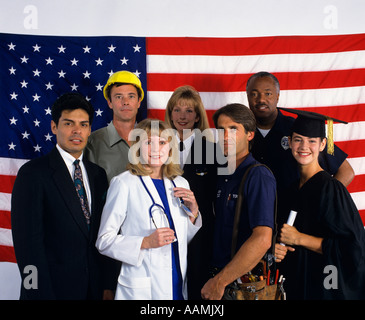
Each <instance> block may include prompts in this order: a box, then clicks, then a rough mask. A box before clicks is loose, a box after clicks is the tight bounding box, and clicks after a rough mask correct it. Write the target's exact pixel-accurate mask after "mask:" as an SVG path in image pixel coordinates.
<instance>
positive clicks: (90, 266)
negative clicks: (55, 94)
mask: <svg viewBox="0 0 365 320" xmlns="http://www.w3.org/2000/svg"><path fill="white" fill-rule="evenodd" d="M93 113H94V110H93V107H92V106H91V104H90V103H89V102H88V101H87V100H86V99H85V98H84V97H83V96H81V95H80V94H77V93H67V94H64V95H63V96H61V97H60V98H58V99H57V100H56V102H55V103H54V105H53V107H52V121H51V128H52V132H53V134H55V135H56V138H57V145H56V147H54V149H53V150H52V151H51V152H50V153H49V154H47V155H45V156H42V157H40V158H37V159H33V160H31V161H29V162H28V163H26V164H25V165H23V166H22V167H21V168H20V170H19V172H18V175H17V178H16V180H15V184H14V188H13V193H12V201H11V219H12V233H13V241H14V249H15V255H16V258H17V263H18V266H19V269H20V274H21V277H22V285H21V295H20V298H21V299H67V300H71V299H101V298H102V297H103V293H104V294H105V292H108V291H105V289H114V288H112V287H110V286H111V285H112V284H109V283H108V279H107V277H108V275H109V274H110V272H108V270H109V267H110V263H111V262H110V260H106V258H105V257H103V256H101V255H100V254H99V253H98V251H97V249H96V248H95V241H96V237H97V233H98V229H99V223H100V217H101V212H102V209H103V205H104V201H105V195H106V191H107V188H108V182H107V178H106V173H105V171H104V169H102V168H100V167H99V166H97V165H95V164H93V163H91V162H89V161H86V160H84V161H83V159H82V157H83V150H84V148H85V146H86V143H87V139H88V137H89V135H90V133H91V123H92V119H93ZM76 159H79V160H80V163H79V167H78V168H77V167H76V165H75V164H74V161H75V160H76ZM80 169H81V172H80ZM77 170H78V171H77ZM75 171H77V172H78V174H79V176H78V178H79V180H81V183H82V190H84V191H85V192H86V198H84V197H85V195H83V196H79V193H78V191H77V189H76V187H75V184H74V179H73V177H74V172H75ZM80 174H81V176H80ZM75 181H76V178H75ZM80 188H81V187H80ZM80 188H79V189H80ZM80 198H83V202H81V201H80ZM27 270H32V271H33V272H35V273H34V274H28V273H29V272H28V273H27ZM31 276H32V277H33V278H32V282H33V283H31V284H30V283H29V279H27V277H31ZM25 280H26V281H25ZM114 285H115V284H114ZM108 286H109V288H108ZM104 297H105V296H104Z"/></svg>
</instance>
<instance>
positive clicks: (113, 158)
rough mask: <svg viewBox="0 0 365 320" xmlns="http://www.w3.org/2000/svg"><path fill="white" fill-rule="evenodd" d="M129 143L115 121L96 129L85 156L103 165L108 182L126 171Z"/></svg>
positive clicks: (91, 136)
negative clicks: (116, 127)
mask: <svg viewBox="0 0 365 320" xmlns="http://www.w3.org/2000/svg"><path fill="white" fill-rule="evenodd" d="M128 151H129V145H128V143H127V141H125V140H124V139H122V138H121V137H120V136H119V134H118V132H117V129H115V127H114V124H113V122H111V123H110V124H109V125H108V126H106V127H104V128H101V129H98V130H96V131H94V132H93V133H92V134H91V135H90V137H89V141H88V144H87V146H86V148H85V157H86V158H87V159H88V160H90V161H92V162H94V163H96V164H97V165H99V166H100V167H102V168H103V169H104V170H105V171H106V174H107V177H108V182H110V180H111V179H112V178H113V177H114V176H116V175H118V174H120V173H122V172H124V171H126V166H127V164H128V163H129V161H128Z"/></svg>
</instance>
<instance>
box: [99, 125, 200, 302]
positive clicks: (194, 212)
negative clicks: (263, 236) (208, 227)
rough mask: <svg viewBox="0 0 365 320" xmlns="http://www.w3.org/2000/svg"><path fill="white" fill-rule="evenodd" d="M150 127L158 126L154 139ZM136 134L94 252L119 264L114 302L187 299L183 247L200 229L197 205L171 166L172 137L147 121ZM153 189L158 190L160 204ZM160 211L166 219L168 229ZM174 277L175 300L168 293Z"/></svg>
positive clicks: (175, 165)
mask: <svg viewBox="0 0 365 320" xmlns="http://www.w3.org/2000/svg"><path fill="white" fill-rule="evenodd" d="M153 122H154V123H155V124H156V123H158V126H157V128H158V131H157V134H156V132H153V128H154V124H153ZM136 129H142V130H144V132H145V133H146V135H145V136H144V137H142V138H141V137H139V139H138V137H137V141H135V143H133V145H132V146H131V150H130V157H129V159H130V161H131V163H130V164H129V165H128V171H126V172H124V173H122V174H120V175H118V176H116V177H114V178H113V179H112V181H111V184H110V187H109V190H108V195H107V200H106V204H105V206H104V210H103V214H102V218H101V224H100V229H99V234H98V240H97V243H96V246H97V248H98V250H99V251H100V252H101V253H102V254H104V255H106V256H109V257H112V258H114V259H117V260H119V261H122V267H121V270H120V275H119V277H118V284H117V289H116V295H115V298H116V299H123V300H126V299H138V300H159V299H164V300H171V299H179V297H180V299H187V298H188V297H187V290H186V268H187V245H188V243H189V241H190V240H191V239H192V238H193V237H194V235H195V234H196V232H197V231H198V230H199V228H200V227H201V224H202V221H201V216H200V214H199V211H198V205H197V202H196V200H195V197H194V194H193V192H192V191H190V188H189V184H188V182H187V181H186V180H185V179H184V178H183V177H181V176H180V175H181V173H182V172H181V169H180V167H179V164H178V160H177V161H172V160H174V150H175V148H176V141H175V140H174V133H171V131H170V129H169V127H168V126H167V125H166V124H165V123H164V122H162V121H159V120H150V119H146V120H143V121H142V122H140V123H139V125H138V126H137V127H136ZM166 132H167V133H168V135H167V136H164V134H165V135H166ZM156 146H157V147H156ZM139 157H140V158H139ZM156 180H159V181H156ZM156 183H159V185H163V187H164V190H165V197H164V198H163V197H162V196H161V194H160V192H161V190H160V192H159V191H158V189H157V185H156ZM181 200H183V202H184V204H185V205H186V206H187V207H188V209H186V208H185V209H184V208H183V206H182V205H181ZM161 208H163V209H161ZM164 211H165V212H166V211H169V213H170V217H171V219H172V221H170V223H169V224H167V220H168V219H167V216H165V214H164ZM151 212H152V217H153V219H152V218H151ZM176 239H177V240H176ZM174 262H175V264H174ZM174 268H175V270H177V272H176V273H175V278H174V276H173V275H172V271H171V270H172V269H174ZM176 274H178V276H179V288H180V289H178V290H180V291H181V292H180V293H181V295H180V296H179V295H178V296H176V294H175V293H174V292H176V288H177V286H176V285H173V283H176V282H174V279H175V281H176ZM174 290H175V291H174Z"/></svg>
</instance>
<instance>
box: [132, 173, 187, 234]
mask: <svg viewBox="0 0 365 320" xmlns="http://www.w3.org/2000/svg"><path fill="white" fill-rule="evenodd" d="M139 179H140V180H141V182H142V185H143V186H144V188H145V189H146V191H147V193H148V195H149V196H150V198H151V200H152V205H151V206H150V208H149V213H150V217H151V219H152V222H153V225H154V226H155V227H156V229H158V227H157V224H156V222H155V219H154V218H153V209H154V207H157V208H158V209H160V210H161V211H162V212H163V215H164V216H165V219H166V221H167V224H168V226H169V227H170V228H171V226H170V222H169V219H168V217H167V214H166V211H165V208H164V207H163V206H162V205H160V204H158V203H156V201H155V199H153V197H152V194H151V192H150V191H149V190H148V188H147V186H146V184H145V183H144V181H143V179H142V177H141V176H139ZM171 182H172V184H173V186H174V188H176V184H175V182H174V180H171ZM177 199H178V200H179V207H180V208H181V209H183V210H184V211H185V212H186V213H187V214H188V215H190V216H191V215H192V213H191V210H190V209H189V208H188V207H187V206H186V205H185V204H184V200H183V199H182V198H177ZM171 219H172V216H171Z"/></svg>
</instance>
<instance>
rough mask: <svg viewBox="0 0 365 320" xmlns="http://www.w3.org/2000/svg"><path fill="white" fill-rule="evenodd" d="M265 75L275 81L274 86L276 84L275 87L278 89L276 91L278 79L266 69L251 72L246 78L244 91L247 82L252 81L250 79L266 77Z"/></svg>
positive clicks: (278, 86) (278, 84)
mask: <svg viewBox="0 0 365 320" xmlns="http://www.w3.org/2000/svg"><path fill="white" fill-rule="evenodd" d="M266 77H269V78H271V79H272V80H273V81H274V82H275V86H276V89H277V90H278V92H279V91H280V83H279V80H278V78H276V77H275V76H274V75H273V74H272V73H270V72H267V71H260V72H257V73H255V74H253V75H252V76H251V77H250V78H249V79H248V80H247V84H246V91H247V88H248V85H249V83H250V82H251V81H252V80H255V79H257V78H266Z"/></svg>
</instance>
